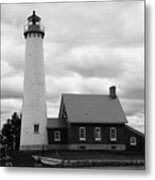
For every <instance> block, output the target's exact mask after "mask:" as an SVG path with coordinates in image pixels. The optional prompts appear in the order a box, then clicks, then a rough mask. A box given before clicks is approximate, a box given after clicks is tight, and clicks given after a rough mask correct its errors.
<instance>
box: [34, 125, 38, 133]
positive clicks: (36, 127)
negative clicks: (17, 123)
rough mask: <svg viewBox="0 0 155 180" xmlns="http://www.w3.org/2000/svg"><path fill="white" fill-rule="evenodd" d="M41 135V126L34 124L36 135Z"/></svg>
mask: <svg viewBox="0 0 155 180" xmlns="http://www.w3.org/2000/svg"><path fill="white" fill-rule="evenodd" d="M38 133H39V124H34V134H38Z"/></svg>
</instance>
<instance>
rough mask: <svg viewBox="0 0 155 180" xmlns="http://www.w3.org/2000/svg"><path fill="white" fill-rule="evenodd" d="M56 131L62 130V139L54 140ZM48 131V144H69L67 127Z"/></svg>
mask: <svg viewBox="0 0 155 180" xmlns="http://www.w3.org/2000/svg"><path fill="white" fill-rule="evenodd" d="M54 131H60V132H61V134H60V137H61V140H60V141H54ZM47 133H48V144H67V129H59V128H55V129H47Z"/></svg>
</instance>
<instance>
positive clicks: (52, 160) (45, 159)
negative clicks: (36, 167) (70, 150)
mask: <svg viewBox="0 0 155 180" xmlns="http://www.w3.org/2000/svg"><path fill="white" fill-rule="evenodd" d="M40 161H41V163H43V164H45V165H49V166H56V165H61V164H62V162H63V161H62V159H57V158H49V157H42V158H41V159H40Z"/></svg>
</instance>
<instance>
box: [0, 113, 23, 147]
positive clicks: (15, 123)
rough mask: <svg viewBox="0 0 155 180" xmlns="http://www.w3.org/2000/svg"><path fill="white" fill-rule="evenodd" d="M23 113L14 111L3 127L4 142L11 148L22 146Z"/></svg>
mask: <svg viewBox="0 0 155 180" xmlns="http://www.w3.org/2000/svg"><path fill="white" fill-rule="evenodd" d="M20 129H21V115H18V114H17V113H16V112H15V113H13V115H12V116H11V119H8V120H7V122H6V124H4V125H3V127H2V136H3V144H5V145H6V146H7V148H8V149H9V150H18V149H19V146H20Z"/></svg>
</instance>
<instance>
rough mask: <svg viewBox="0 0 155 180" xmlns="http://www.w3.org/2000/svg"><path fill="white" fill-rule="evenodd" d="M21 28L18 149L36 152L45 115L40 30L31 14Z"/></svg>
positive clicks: (42, 141) (43, 134) (42, 135)
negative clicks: (22, 52)
mask: <svg viewBox="0 0 155 180" xmlns="http://www.w3.org/2000/svg"><path fill="white" fill-rule="evenodd" d="M27 20H28V23H27V25H26V26H25V27H24V37H25V39H26V54H25V74H24V99H23V114H22V125H21V139H20V150H39V149H41V148H42V147H43V145H46V144H47V132H46V123H47V113H46V102H45V75H44V62H43V38H44V35H45V32H44V27H43V26H42V25H41V23H40V21H41V18H40V17H38V16H37V15H36V14H35V11H33V14H32V15H31V16H30V17H28V18H27Z"/></svg>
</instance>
